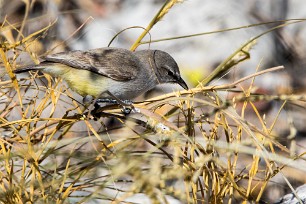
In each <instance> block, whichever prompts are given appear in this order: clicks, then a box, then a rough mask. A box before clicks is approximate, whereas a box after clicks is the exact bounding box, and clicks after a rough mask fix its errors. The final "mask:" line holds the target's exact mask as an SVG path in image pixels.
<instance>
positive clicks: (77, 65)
mask: <svg viewBox="0 0 306 204" xmlns="http://www.w3.org/2000/svg"><path fill="white" fill-rule="evenodd" d="M30 70H40V71H42V72H44V73H48V74H50V75H51V76H53V77H60V78H62V79H64V80H65V81H66V82H67V83H68V85H69V87H70V88H71V89H73V90H75V91H76V92H77V93H79V94H80V95H82V96H84V97H85V96H88V95H89V96H93V97H94V98H100V99H101V98H102V99H103V98H105V99H107V98H110V95H113V96H115V97H116V98H118V99H120V100H131V99H134V98H136V97H137V96H139V95H141V94H143V93H144V92H146V91H148V90H150V89H152V88H154V87H155V86H156V85H158V84H162V83H177V84H179V85H180V86H182V87H183V88H184V89H188V86H187V84H186V82H185V81H184V80H183V79H182V78H181V75H180V71H179V68H178V65H177V63H176V62H175V60H174V59H173V58H172V57H171V56H170V55H169V54H168V53H166V52H163V51H160V50H141V51H136V52H132V51H130V50H126V49H121V48H110V47H107V48H99V49H93V50H88V51H69V52H61V53H58V54H53V55H48V56H46V57H45V58H44V59H43V61H42V62H41V63H40V64H39V65H33V66H29V67H24V68H20V69H17V70H15V71H14V72H15V73H21V72H26V71H30ZM111 98H112V97H111Z"/></svg>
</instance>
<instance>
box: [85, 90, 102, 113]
mask: <svg viewBox="0 0 306 204" xmlns="http://www.w3.org/2000/svg"><path fill="white" fill-rule="evenodd" d="M83 103H84V104H85V105H86V106H88V116H89V115H90V114H91V115H92V116H94V117H95V114H96V111H97V110H98V109H99V108H100V106H99V104H98V103H97V99H94V98H93V96H90V95H86V96H85V97H84V98H83Z"/></svg>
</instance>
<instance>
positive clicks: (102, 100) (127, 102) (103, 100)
mask: <svg viewBox="0 0 306 204" xmlns="http://www.w3.org/2000/svg"><path fill="white" fill-rule="evenodd" d="M97 103H111V104H120V105H122V106H130V105H132V104H133V101H131V100H119V99H111V98H99V99H97Z"/></svg>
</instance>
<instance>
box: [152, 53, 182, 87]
mask: <svg viewBox="0 0 306 204" xmlns="http://www.w3.org/2000/svg"><path fill="white" fill-rule="evenodd" d="M152 51H153V59H154V60H153V63H154V64H155V66H156V72H157V73H156V74H157V77H158V79H159V81H160V82H161V83H177V84H179V85H180V86H181V87H183V88H184V89H186V90H187V89H188V86H187V84H186V82H185V81H184V80H183V79H182V77H181V74H180V70H179V67H178V65H177V63H176V61H175V60H174V59H173V58H172V57H171V56H170V55H169V54H168V53H166V52H164V51H161V50H152Z"/></svg>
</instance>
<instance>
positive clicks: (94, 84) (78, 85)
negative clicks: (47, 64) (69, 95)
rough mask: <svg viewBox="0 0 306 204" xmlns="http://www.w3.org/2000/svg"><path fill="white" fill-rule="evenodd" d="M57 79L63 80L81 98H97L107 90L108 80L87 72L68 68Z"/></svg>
mask: <svg viewBox="0 0 306 204" xmlns="http://www.w3.org/2000/svg"><path fill="white" fill-rule="evenodd" d="M59 77H61V78H62V79H64V80H65V81H66V82H67V83H68V85H69V87H70V88H71V89H73V90H74V91H76V92H77V93H79V94H80V95H82V96H86V95H91V96H93V97H99V96H100V95H101V94H102V93H103V92H105V91H107V90H108V84H107V83H108V79H107V78H106V77H104V76H102V75H99V74H95V73H93V72H90V71H87V70H81V69H74V68H70V69H69V70H68V71H67V72H66V73H64V74H62V75H61V76H59Z"/></svg>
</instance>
